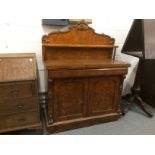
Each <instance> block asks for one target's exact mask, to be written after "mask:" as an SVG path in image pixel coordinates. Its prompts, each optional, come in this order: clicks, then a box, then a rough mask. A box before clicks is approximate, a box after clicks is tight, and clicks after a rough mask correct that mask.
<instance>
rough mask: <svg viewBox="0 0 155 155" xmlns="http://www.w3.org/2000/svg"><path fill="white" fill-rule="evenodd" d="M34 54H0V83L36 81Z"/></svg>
mask: <svg viewBox="0 0 155 155" xmlns="http://www.w3.org/2000/svg"><path fill="white" fill-rule="evenodd" d="M36 68H37V67H36V59H35V54H34V53H22V54H20V53H18V54H0V82H12V81H21V80H23V81H24V80H34V79H36Z"/></svg>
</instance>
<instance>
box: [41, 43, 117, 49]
mask: <svg viewBox="0 0 155 155" xmlns="http://www.w3.org/2000/svg"><path fill="white" fill-rule="evenodd" d="M43 46H45V47H71V48H118V46H115V45H82V44H81V45H78V44H76V45H73V44H47V43H46V44H43Z"/></svg>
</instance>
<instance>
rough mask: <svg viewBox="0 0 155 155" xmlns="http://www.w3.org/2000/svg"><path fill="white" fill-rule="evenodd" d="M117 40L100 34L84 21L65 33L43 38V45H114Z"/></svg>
mask: <svg viewBox="0 0 155 155" xmlns="http://www.w3.org/2000/svg"><path fill="white" fill-rule="evenodd" d="M114 42H115V39H114V38H111V37H110V36H108V35H105V34H98V33H96V32H95V31H94V29H93V28H91V27H89V26H88V25H87V24H86V23H85V22H84V21H81V22H80V23H78V24H77V25H75V26H71V27H70V28H69V30H68V31H65V32H60V31H58V32H52V33H50V34H48V35H44V36H43V37H42V43H43V44H52V45H57V44H58V45H59V44H73V45H75V44H84V45H114Z"/></svg>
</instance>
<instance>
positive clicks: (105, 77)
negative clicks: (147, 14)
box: [42, 22, 130, 133]
mask: <svg viewBox="0 0 155 155" xmlns="http://www.w3.org/2000/svg"><path fill="white" fill-rule="evenodd" d="M114 42H115V39H114V38H111V37H110V36H108V35H105V34H97V33H96V32H95V31H94V30H93V29H92V28H91V27H89V26H88V25H87V24H86V23H84V22H81V23H79V24H77V25H76V26H72V27H70V28H69V30H67V31H65V32H52V33H50V34H48V35H45V36H43V37H42V44H43V61H44V64H45V67H46V69H47V72H48V103H47V107H46V109H45V115H46V119H47V120H46V121H47V129H48V131H49V132H51V133H52V132H58V131H64V130H67V129H73V128H78V127H84V126H89V125H93V124H96V123H102V122H108V121H114V120H117V119H118V118H119V117H120V116H121V113H120V98H121V91H122V84H123V80H124V77H125V75H126V74H127V71H128V67H129V66H130V65H129V64H126V63H123V62H120V61H116V60H115V52H116V48H117V46H115V45H114Z"/></svg>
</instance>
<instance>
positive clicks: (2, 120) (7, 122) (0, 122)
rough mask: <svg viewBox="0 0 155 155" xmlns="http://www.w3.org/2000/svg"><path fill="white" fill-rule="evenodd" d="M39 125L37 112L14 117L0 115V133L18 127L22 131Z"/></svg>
mask: <svg viewBox="0 0 155 155" xmlns="http://www.w3.org/2000/svg"><path fill="white" fill-rule="evenodd" d="M39 123H40V120H39V113H38V112H37V111H34V112H26V113H19V114H14V115H0V132H1V130H8V129H11V130H13V129H16V128H18V129H19V128H20V127H21V129H23V128H24V127H26V128H27V127H31V126H34V125H35V124H39Z"/></svg>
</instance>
